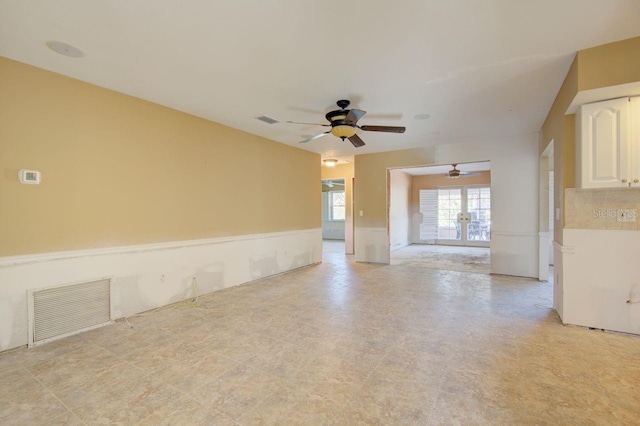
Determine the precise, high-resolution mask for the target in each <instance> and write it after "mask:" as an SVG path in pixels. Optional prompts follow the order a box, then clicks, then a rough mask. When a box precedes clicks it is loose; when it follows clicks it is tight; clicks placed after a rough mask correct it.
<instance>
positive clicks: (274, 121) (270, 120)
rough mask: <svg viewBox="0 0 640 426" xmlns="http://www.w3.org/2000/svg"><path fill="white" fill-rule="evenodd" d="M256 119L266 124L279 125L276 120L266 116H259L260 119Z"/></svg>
mask: <svg viewBox="0 0 640 426" xmlns="http://www.w3.org/2000/svg"><path fill="white" fill-rule="evenodd" d="M256 119H258V120H260V121H264V122H265V123H267V124H276V123H279V121H278V120H275V119H273V118H271V117H267V116H266V115H263V116H260V117H256Z"/></svg>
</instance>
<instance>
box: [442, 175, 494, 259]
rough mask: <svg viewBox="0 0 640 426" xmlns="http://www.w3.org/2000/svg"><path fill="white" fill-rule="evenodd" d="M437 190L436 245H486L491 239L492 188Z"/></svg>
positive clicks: (448, 188)
mask: <svg viewBox="0 0 640 426" xmlns="http://www.w3.org/2000/svg"><path fill="white" fill-rule="evenodd" d="M436 191H437V200H438V201H437V209H438V234H437V239H436V244H447V245H465V246H481V247H489V242H490V241H491V188H490V187H489V186H459V187H443V188H438V189H436Z"/></svg>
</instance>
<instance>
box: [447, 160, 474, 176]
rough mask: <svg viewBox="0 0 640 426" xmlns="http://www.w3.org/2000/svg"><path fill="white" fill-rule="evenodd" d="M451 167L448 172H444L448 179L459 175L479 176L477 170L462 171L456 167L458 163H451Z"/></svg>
mask: <svg viewBox="0 0 640 426" xmlns="http://www.w3.org/2000/svg"><path fill="white" fill-rule="evenodd" d="M451 166H453V169H451V170H449V172H448V173H446V174H445V176H447V177H448V178H450V179H458V178H459V177H461V176H462V177H471V176H480V173H479V172H463V171H461V170H458V169H457V166H458V164H457V163H456V164H452V165H451Z"/></svg>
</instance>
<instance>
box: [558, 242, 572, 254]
mask: <svg viewBox="0 0 640 426" xmlns="http://www.w3.org/2000/svg"><path fill="white" fill-rule="evenodd" d="M553 248H554V249H557V250H558V251H560V253H563V254H565V253H566V254H575V253H576V248H575V247H573V246H564V245H562V244H560V243H559V242H557V241H554V242H553Z"/></svg>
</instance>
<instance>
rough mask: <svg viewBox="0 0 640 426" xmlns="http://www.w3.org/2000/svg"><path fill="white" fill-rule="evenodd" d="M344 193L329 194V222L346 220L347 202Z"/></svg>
mask: <svg viewBox="0 0 640 426" xmlns="http://www.w3.org/2000/svg"><path fill="white" fill-rule="evenodd" d="M344 198H345V197H344V191H331V192H329V220H344V218H345V202H344V201H345V200H344Z"/></svg>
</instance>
